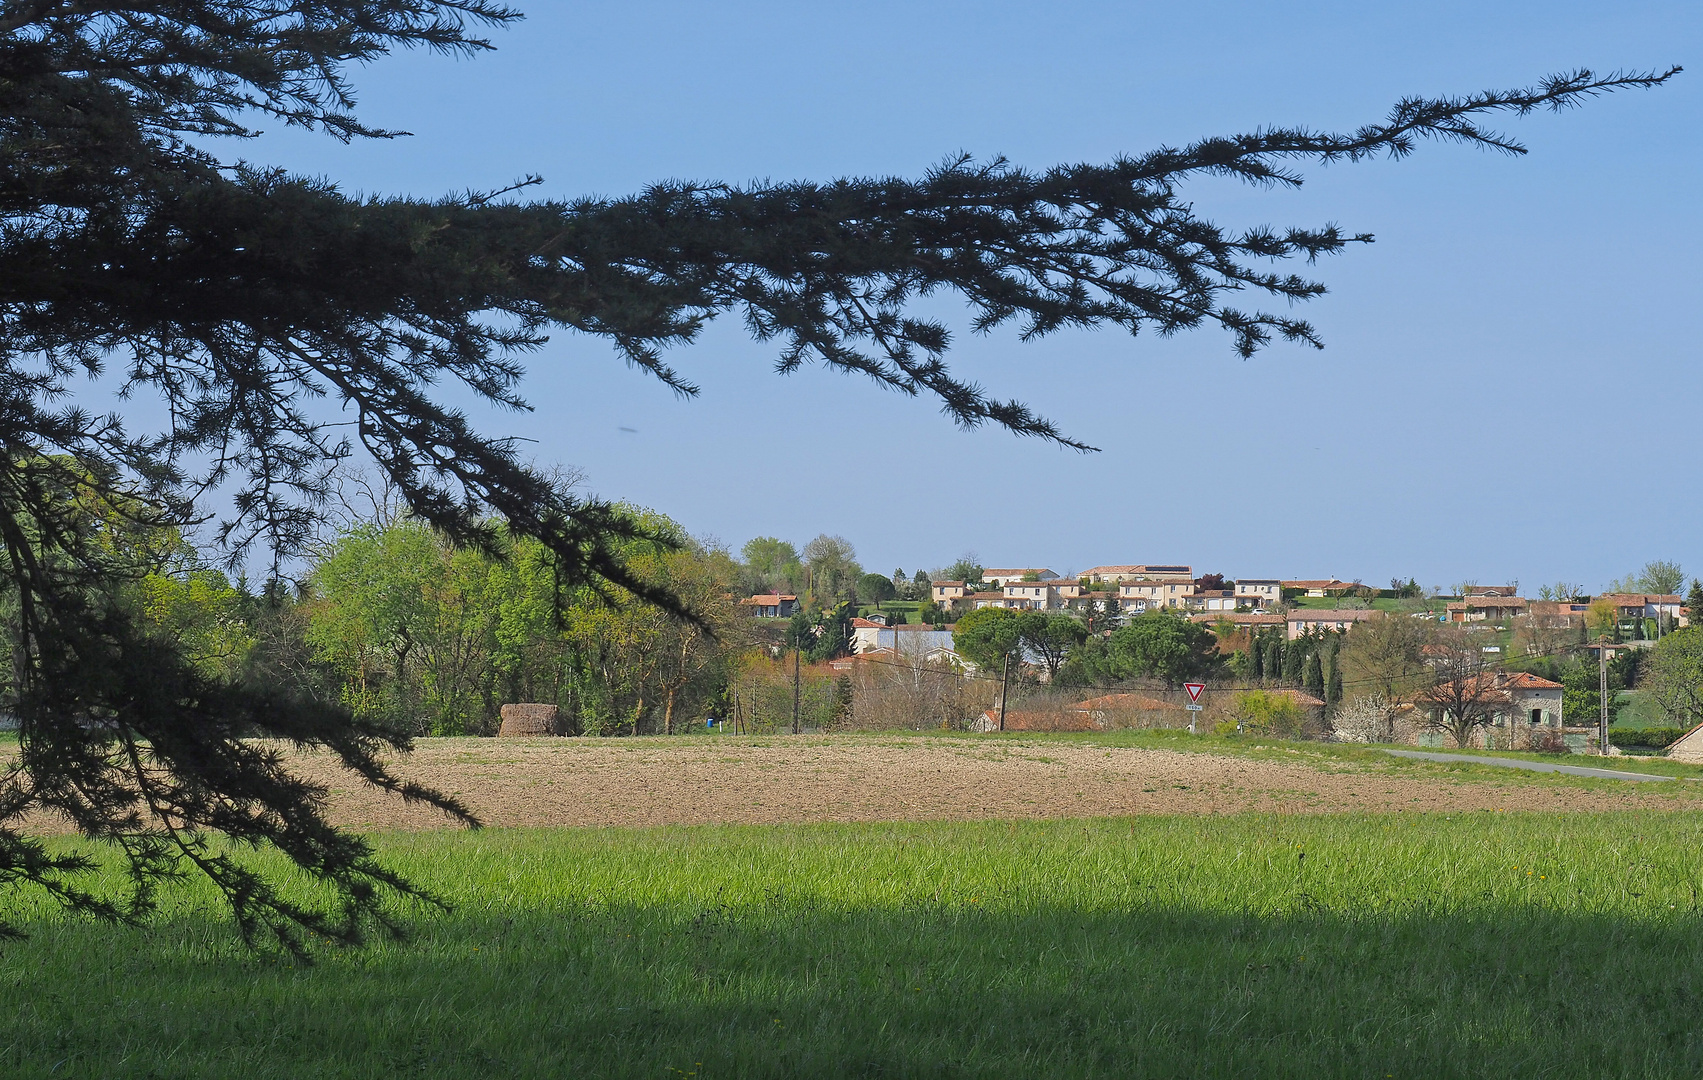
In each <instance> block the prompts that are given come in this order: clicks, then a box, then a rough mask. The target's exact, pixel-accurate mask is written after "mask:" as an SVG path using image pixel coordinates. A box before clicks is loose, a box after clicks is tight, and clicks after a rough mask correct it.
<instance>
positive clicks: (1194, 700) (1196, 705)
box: [1183, 682, 1206, 735]
mask: <svg viewBox="0 0 1703 1080" xmlns="http://www.w3.org/2000/svg"><path fill="white" fill-rule="evenodd" d="M1183 689H1184V690H1187V691H1188V693H1189V703H1188V704H1187V705H1184V706H1183V708H1185V709H1187V710H1188V711H1189V712H1191V713H1197V712H1199V711H1200V710H1201V704H1200V695H1201V694H1202V693H1204V692H1205V691H1206V684H1205V683H1198V682H1190V683H1184V684H1183ZM1194 733H1195V730H1194V717H1192V716H1191V717H1189V734H1190V735H1193V734H1194Z"/></svg>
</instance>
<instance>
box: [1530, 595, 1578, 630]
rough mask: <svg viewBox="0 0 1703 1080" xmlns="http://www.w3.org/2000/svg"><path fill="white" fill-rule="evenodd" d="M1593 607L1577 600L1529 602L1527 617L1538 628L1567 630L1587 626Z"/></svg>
mask: <svg viewBox="0 0 1703 1080" xmlns="http://www.w3.org/2000/svg"><path fill="white" fill-rule="evenodd" d="M1590 611H1591V605H1589V604H1581V603H1579V602H1578V601H1575V600H1529V601H1527V602H1526V617H1527V618H1529V619H1531V620H1532V622H1534V623H1536V624H1537V625H1538V626H1542V627H1546V628H1548V629H1551V630H1567V629H1571V628H1572V627H1576V626H1583V625H1584V624H1585V617H1586V616H1587V615H1589V614H1590Z"/></svg>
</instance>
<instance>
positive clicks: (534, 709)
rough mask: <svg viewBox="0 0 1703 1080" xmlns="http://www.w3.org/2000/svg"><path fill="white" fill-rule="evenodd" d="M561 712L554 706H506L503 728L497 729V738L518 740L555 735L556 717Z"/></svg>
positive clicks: (503, 712) (503, 709) (503, 711)
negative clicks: (533, 736) (532, 736)
mask: <svg viewBox="0 0 1703 1080" xmlns="http://www.w3.org/2000/svg"><path fill="white" fill-rule="evenodd" d="M559 712H560V710H559V709H557V708H556V706H554V705H536V704H522V705H504V706H503V708H502V715H503V726H502V727H500V728H498V729H497V737H498V738H500V739H516V738H525V737H527V736H531V735H554V734H556V716H557V714H558V713H559Z"/></svg>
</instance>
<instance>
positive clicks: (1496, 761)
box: [1384, 750, 1679, 780]
mask: <svg viewBox="0 0 1703 1080" xmlns="http://www.w3.org/2000/svg"><path fill="white" fill-rule="evenodd" d="M1384 753H1386V754H1392V755H1394V756H1395V757H1401V758H1418V759H1419V760H1421V761H1441V762H1444V763H1448V762H1451V761H1470V762H1472V763H1474V764H1476V765H1500V766H1502V767H1503V768H1506V769H1530V770H1531V771H1532V772H1552V773H1565V774H1566V775H1568V776H1594V777H1599V778H1601V779H1605V780H1678V779H1679V777H1677V776H1661V775H1658V774H1656V773H1634V772H1619V771H1617V770H1615V769H1593V768H1590V767H1589V766H1585V765H1561V764H1558V763H1555V762H1549V761H1521V760H1520V759H1519V758H1496V757H1480V756H1479V755H1477V754H1438V753H1433V752H1431V751H1429V750H1385V751H1384Z"/></svg>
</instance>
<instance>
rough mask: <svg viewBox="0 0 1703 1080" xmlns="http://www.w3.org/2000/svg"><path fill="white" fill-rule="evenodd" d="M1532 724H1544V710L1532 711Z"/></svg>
mask: <svg viewBox="0 0 1703 1080" xmlns="http://www.w3.org/2000/svg"><path fill="white" fill-rule="evenodd" d="M1532 723H1534V724H1541V723H1543V710H1542V709H1533V710H1532Z"/></svg>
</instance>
